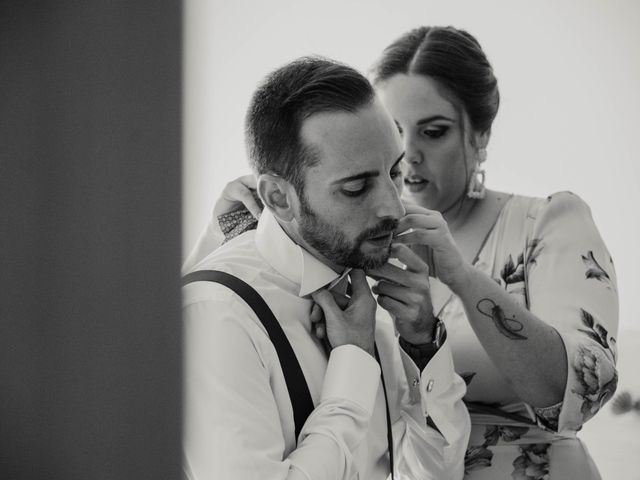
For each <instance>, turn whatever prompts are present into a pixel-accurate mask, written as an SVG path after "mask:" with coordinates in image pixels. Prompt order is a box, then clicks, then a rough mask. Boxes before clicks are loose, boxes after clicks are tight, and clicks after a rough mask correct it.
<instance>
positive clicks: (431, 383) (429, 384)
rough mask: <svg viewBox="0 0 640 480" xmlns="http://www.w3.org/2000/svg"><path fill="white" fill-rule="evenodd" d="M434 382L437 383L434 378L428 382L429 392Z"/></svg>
mask: <svg viewBox="0 0 640 480" xmlns="http://www.w3.org/2000/svg"><path fill="white" fill-rule="evenodd" d="M434 383H435V381H434V380H429V383H427V392H430V391H431V390H433V384H434Z"/></svg>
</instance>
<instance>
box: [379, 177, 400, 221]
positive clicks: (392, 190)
mask: <svg viewBox="0 0 640 480" xmlns="http://www.w3.org/2000/svg"><path fill="white" fill-rule="evenodd" d="M405 213H406V212H405V209H404V205H403V204H402V202H401V201H400V192H399V191H398V189H397V188H396V186H395V184H394V183H393V181H392V180H391V179H390V180H389V181H388V182H386V183H385V185H384V188H383V189H382V192H381V194H380V196H379V198H378V206H377V210H376V214H377V216H378V218H393V219H396V220H399V219H400V218H402V217H403V216H404V214H405Z"/></svg>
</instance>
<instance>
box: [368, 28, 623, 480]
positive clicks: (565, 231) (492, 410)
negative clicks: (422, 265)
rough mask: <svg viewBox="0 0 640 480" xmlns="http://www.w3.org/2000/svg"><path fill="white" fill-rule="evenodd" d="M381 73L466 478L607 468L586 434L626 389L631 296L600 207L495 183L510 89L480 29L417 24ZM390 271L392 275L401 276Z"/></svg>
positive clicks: (408, 224) (561, 476)
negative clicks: (460, 425) (448, 365)
mask: <svg viewBox="0 0 640 480" xmlns="http://www.w3.org/2000/svg"><path fill="white" fill-rule="evenodd" d="M373 77H374V84H375V85H376V87H377V90H378V92H379V94H380V95H381V98H382V100H383V102H384V104H385V106H386V107H387V108H388V110H389V111H390V113H391V115H392V116H393V117H394V119H395V120H396V123H397V124H398V128H399V130H400V132H401V134H402V136H403V139H404V142H405V148H406V150H405V161H406V162H405V166H406V170H405V190H404V192H403V195H404V197H405V198H406V200H407V201H408V202H411V203H414V204H415V205H417V206H418V207H411V208H409V212H415V213H414V214H413V215H409V216H408V217H407V219H405V220H404V221H401V224H402V225H401V226H402V227H403V228H413V229H414V231H413V233H410V234H408V235H404V236H401V237H399V238H398V241H404V242H405V243H411V244H425V245H429V249H430V250H431V251H430V253H429V255H426V254H425V255H424V258H425V259H426V258H430V264H431V272H430V274H431V275H432V276H435V277H436V278H431V281H430V289H431V299H432V304H433V312H434V315H435V316H436V317H438V318H440V319H441V320H442V321H443V322H444V323H445V325H446V329H447V333H448V335H449V338H450V341H451V346H452V350H453V354H454V364H455V366H456V370H457V372H458V373H459V374H460V375H461V376H462V377H463V378H464V379H465V381H466V382H467V385H468V391H467V395H466V397H465V400H466V401H467V405H468V407H469V410H470V412H471V415H472V424H473V428H472V432H471V438H470V442H469V448H468V451H467V455H466V459H465V472H466V476H465V478H468V479H474V480H475V479H478V480H480V479H487V480H489V479H490V480H496V479H499V478H513V479H518V480H520V479H522V480H524V479H535V480H539V479H553V480H571V479H581V480H582V479H597V478H600V476H599V474H598V471H597V468H596V467H595V465H594V464H593V461H592V460H591V457H590V456H589V454H588V452H587V450H586V448H585V447H584V445H583V444H582V443H581V442H580V440H579V439H577V438H576V432H578V431H579V430H580V428H581V427H582V424H583V423H584V422H585V421H587V420H588V419H589V418H591V417H592V416H593V415H594V414H595V413H597V411H598V410H599V409H600V408H601V407H602V405H603V404H604V402H606V401H607V400H608V399H609V398H611V396H612V395H613V393H614V391H615V388H616V383H617V374H616V369H615V362H616V340H615V337H616V335H617V327H618V295H617V287H616V278H615V271H614V267H613V261H612V259H611V256H610V254H609V252H608V251H607V248H606V246H605V245H604V242H603V241H602V238H601V237H600V234H599V233H598V230H597V228H596V226H595V225H594V222H593V219H592V217H591V212H590V210H589V207H588V206H587V205H586V204H585V202H584V201H583V200H581V199H580V198H579V197H578V196H576V195H574V194H572V193H570V192H561V193H556V194H553V195H550V196H549V197H547V198H529V197H524V196H520V195H513V194H506V193H502V192H496V191H491V190H487V189H485V187H484V172H483V171H482V170H481V168H480V165H481V164H482V162H483V161H484V160H485V158H486V147H487V144H488V142H489V137H490V133H491V125H492V122H493V119H494V118H495V115H496V113H497V111H498V105H499V93H498V86H497V81H496V78H495V76H494V75H493V71H492V68H491V65H490V64H489V62H488V60H487V58H486V56H485V54H484V52H483V51H482V49H481V47H480V45H479V44H478V42H477V40H476V39H475V38H474V37H472V36H471V35H469V34H468V33H466V32H464V31H461V30H457V29H454V28H451V27H447V28H439V27H423V28H418V29H415V30H412V31H410V32H408V33H406V34H405V35H403V36H402V37H400V38H399V39H398V40H396V41H395V42H394V43H393V44H391V45H390V46H389V47H387V49H386V50H385V51H384V52H383V54H382V56H381V58H380V59H379V61H378V62H377V63H376V65H375V67H374V69H373ZM424 209H429V210H424ZM434 210H435V211H438V212H441V213H440V214H437V213H434V212H433V211H434ZM416 248H418V247H417V246H416ZM422 250H423V251H425V252H426V251H428V250H427V249H426V248H424V247H422ZM385 268H386V270H387V272H383V273H388V274H387V275H386V279H385V275H384V274H380V273H379V272H378V275H377V278H378V279H382V280H381V281H380V283H382V284H384V283H385V282H387V281H388V282H390V283H398V279H399V278H400V277H399V276H397V275H396V272H395V271H393V269H392V268H393V267H392V266H385ZM394 275H396V276H394ZM408 283H409V282H407V287H408V288H411V286H410V285H408ZM414 288H415V287H414ZM377 291H378V293H380V294H381V295H384V293H386V291H387V290H385V289H384V288H380V287H378V288H377ZM388 291H389V292H394V293H395V292H396V290H391V289H389V290H388ZM378 301H379V302H381V299H380V297H379V298H378ZM381 304H382V305H383V306H384V299H382V303H381Z"/></svg>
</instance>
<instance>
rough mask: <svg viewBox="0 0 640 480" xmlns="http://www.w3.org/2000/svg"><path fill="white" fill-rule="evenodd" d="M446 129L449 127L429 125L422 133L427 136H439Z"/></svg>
mask: <svg viewBox="0 0 640 480" xmlns="http://www.w3.org/2000/svg"><path fill="white" fill-rule="evenodd" d="M447 130H449V127H429V128H425V129H424V130H423V131H422V134H423V135H426V136H427V137H429V138H440V137H442V136H443V135H444V134H445V133H447Z"/></svg>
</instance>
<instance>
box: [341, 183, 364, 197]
mask: <svg viewBox="0 0 640 480" xmlns="http://www.w3.org/2000/svg"><path fill="white" fill-rule="evenodd" d="M366 189H367V182H366V180H357V181H355V182H347V183H345V184H344V185H342V193H344V194H345V195H347V196H349V197H356V196H358V195H360V194H362V193H364V191H365V190H366Z"/></svg>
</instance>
